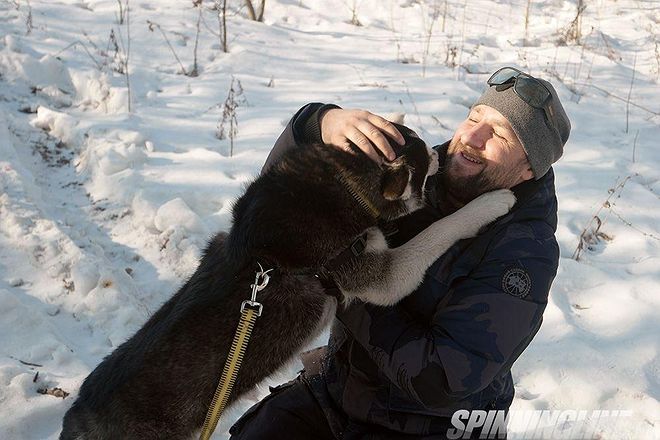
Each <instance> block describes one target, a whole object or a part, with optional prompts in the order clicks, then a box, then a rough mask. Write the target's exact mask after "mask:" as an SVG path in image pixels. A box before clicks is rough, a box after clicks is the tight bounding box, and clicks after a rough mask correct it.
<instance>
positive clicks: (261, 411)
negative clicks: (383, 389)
mask: <svg viewBox="0 0 660 440" xmlns="http://www.w3.org/2000/svg"><path fill="white" fill-rule="evenodd" d="M310 380H311V381H312V382H310V383H314V382H313V380H314V379H309V378H304V379H303V377H302V376H298V378H296V379H294V380H292V381H291V382H287V383H285V384H282V385H279V386H277V387H274V388H272V387H271V393H270V394H269V395H268V396H266V397H264V398H263V399H262V400H261V401H260V402H258V403H257V404H255V405H254V406H252V407H251V408H250V409H248V410H247V411H246V412H245V414H243V416H241V418H239V419H238V420H237V421H236V423H235V424H234V426H232V427H231V429H230V430H229V433H230V434H231V437H230V440H282V439H286V440H443V439H446V436H445V435H425V436H419V435H406V434H401V433H397V432H393V431H390V430H387V429H384V428H383V427H379V426H374V425H370V426H365V425H364V424H360V423H353V422H351V421H350V420H346V418H345V416H344V415H342V414H337V412H336V409H334V410H332V411H330V412H329V413H327V412H324V410H323V408H322V407H321V405H320V404H319V401H318V399H317V398H316V396H314V394H313V393H312V391H311V390H310V384H308V383H306V381H310ZM330 414H332V415H330ZM329 417H330V418H331V419H332V420H331V421H330V422H329ZM331 425H332V426H333V428H334V429H332V428H331ZM449 427H450V425H449V420H447V428H449ZM479 435H480V432H479V431H475V432H473V433H472V435H470V436H469V438H470V439H478V438H479ZM498 438H500V437H498Z"/></svg>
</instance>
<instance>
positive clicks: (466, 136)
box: [461, 122, 491, 150]
mask: <svg viewBox="0 0 660 440" xmlns="http://www.w3.org/2000/svg"><path fill="white" fill-rule="evenodd" d="M490 132H491V130H490V127H488V124H485V123H483V122H478V123H477V124H475V125H473V126H472V127H470V128H468V129H467V130H465V132H463V134H462V135H461V142H462V143H463V145H467V146H470V147H472V148H474V149H478V150H483V149H484V148H485V147H486V141H487V140H488V137H489V136H490Z"/></svg>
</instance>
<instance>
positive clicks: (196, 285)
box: [60, 126, 515, 440]
mask: <svg viewBox="0 0 660 440" xmlns="http://www.w3.org/2000/svg"><path fill="white" fill-rule="evenodd" d="M399 130H400V131H402V133H403V134H404V137H405V138H406V145H404V146H403V147H401V148H399V150H398V151H397V152H398V158H397V159H396V160H394V161H393V162H391V163H385V164H383V165H379V164H376V163H375V162H373V161H372V160H371V159H369V158H368V157H367V156H366V155H364V154H350V153H347V152H345V151H341V150H339V149H337V148H334V147H331V146H326V145H316V144H313V145H304V146H299V147H295V148H293V149H291V150H289V151H287V152H286V153H284V154H283V156H282V157H281V158H280V159H279V161H278V162H277V163H275V164H274V165H273V166H271V167H270V168H269V169H268V170H266V171H265V172H264V173H263V174H261V175H260V176H259V177H258V178H257V179H256V180H254V181H253V182H252V183H251V184H250V185H249V186H248V188H247V189H246V191H245V193H244V194H243V196H241V197H240V198H239V199H238V200H237V202H236V203H235V205H234V207H233V212H232V215H233V225H232V227H231V230H230V231H229V234H225V233H220V234H218V235H217V236H216V237H214V238H213V239H212V241H211V242H210V243H209V245H208V246H207V248H206V250H205V251H204V254H203V257H202V259H201V262H200V264H199V267H198V268H197V270H196V271H195V273H194V274H193V275H192V276H191V277H190V279H189V280H188V281H187V282H186V283H185V284H184V285H183V287H181V288H180V289H179V291H178V292H177V293H176V294H175V295H174V296H173V297H172V298H170V299H169V300H168V301H167V302H166V303H165V304H164V305H163V306H162V307H161V308H160V309H159V310H158V311H157V312H156V313H155V314H154V315H153V316H152V317H151V318H150V319H149V320H148V321H147V323H146V324H145V325H144V326H143V327H142V328H141V329H140V330H138V332H137V333H136V334H135V335H134V336H132V337H131V338H130V339H129V340H128V341H126V342H125V343H123V344H122V345H120V346H119V347H118V348H117V349H116V350H115V351H114V352H112V353H111V354H110V355H109V356H107V357H106V358H105V359H104V360H103V361H102V362H101V363H100V364H99V365H98V366H97V367H96V369H95V370H94V371H93V372H92V373H91V374H90V375H89V376H88V377H87V378H86V379H85V381H84V382H83V384H82V386H81V388H80V392H79V395H78V398H77V400H76V401H75V402H74V404H73V406H72V407H71V409H70V410H69V411H68V412H67V414H66V415H65V417H64V422H63V430H62V433H61V436H60V439H140V440H144V439H157V438H158V439H162V438H167V439H181V438H190V437H192V436H193V435H195V434H198V433H199V430H200V429H201V427H202V424H203V422H204V417H205V414H206V412H207V410H208V408H209V405H210V403H211V398H212V396H213V393H214V391H215V388H216V385H217V383H218V380H219V378H220V373H221V372H222V368H223V365H224V363H225V359H226V358H227V355H228V351H229V348H230V345H231V341H232V338H233V335H234V332H235V330H236V326H237V324H238V322H239V318H240V308H241V303H242V302H243V301H244V300H246V299H249V298H250V285H251V283H252V282H253V280H254V277H255V271H256V270H258V264H261V265H263V267H264V268H265V269H271V268H272V269H274V270H273V271H272V272H270V273H269V275H270V282H269V284H268V285H267V287H266V288H265V289H264V290H263V291H261V292H259V294H258V298H257V301H259V302H260V303H262V304H263V314H262V316H261V317H260V318H259V319H258V320H257V322H256V324H255V327H254V330H253V332H252V338H251V339H250V344H249V346H248V348H247V352H246V354H245V357H244V358H243V365H242V368H241V370H240V373H239V375H238V379H237V381H236V383H235V385H234V389H233V391H232V395H231V397H230V400H229V402H228V403H229V404H231V403H232V402H234V401H235V400H236V399H237V398H239V397H240V396H241V395H243V394H245V393H246V392H248V391H250V390H251V389H252V388H253V387H254V386H255V385H256V384H258V383H259V382H261V381H262V380H263V379H264V378H266V377H267V376H269V375H271V374H273V373H274V372H275V371H276V370H278V369H279V368H281V367H282V366H283V365H284V364H285V363H286V362H288V361H289V360H290V359H291V358H292V357H293V356H295V355H296V354H298V352H299V351H300V350H301V349H302V347H303V345H304V344H305V343H306V342H307V341H309V340H310V339H311V338H313V337H315V336H316V335H317V334H318V332H319V331H321V330H322V328H323V321H324V320H327V318H328V317H331V316H332V315H333V314H334V308H335V307H336V306H337V301H336V299H335V297H333V296H330V295H327V294H326V291H325V290H324V288H323V287H322V285H321V283H320V281H319V276H320V277H321V278H323V277H329V278H330V279H333V280H334V282H336V283H337V285H338V286H339V288H340V289H341V292H342V293H343V295H344V297H345V298H346V299H347V300H358V299H359V300H362V301H367V302H371V303H374V304H379V305H391V304H395V303H396V302H397V301H399V300H400V299H402V298H403V297H405V296H406V295H408V294H409V293H411V292H412V291H414V290H415V288H416V287H417V286H418V285H419V284H420V283H421V282H422V279H423V276H424V273H425V272H426V270H427V269H428V267H429V266H430V265H431V264H432V263H433V261H435V260H436V259H437V258H439V257H440V255H442V254H443V253H444V252H445V251H446V250H447V249H448V248H449V247H450V246H451V245H452V244H454V243H455V242H456V241H458V240H460V239H463V238H468V237H472V236H475V235H476V234H477V233H478V232H479V230H480V229H481V228H482V227H484V226H486V225H487V224H488V223H490V222H492V221H494V220H495V219H496V218H498V217H500V216H502V215H504V214H506V213H507V212H508V211H509V210H510V208H511V207H512V206H513V204H514V202H515V198H514V196H513V194H512V193H511V192H510V191H508V190H500V191H494V192H491V193H487V194H484V195H482V196H481V197H479V198H477V199H475V200H474V201H472V202H471V203H469V204H468V205H466V206H465V207H464V208H462V209H460V210H458V211H457V212H456V213H454V214H452V215H450V216H447V217H445V218H443V219H441V220H439V221H437V222H435V223H433V224H431V226H429V227H428V228H426V229H425V230H424V231H422V232H421V233H420V234H418V235H417V236H415V237H414V238H413V239H412V240H410V241H408V242H407V243H405V244H404V245H402V246H399V247H397V248H392V249H390V248H388V245H387V242H386V240H385V237H384V235H383V233H382V232H381V230H380V229H379V228H378V226H377V225H378V222H379V221H388V220H393V219H395V218H398V217H401V216H403V215H406V214H408V213H410V212H412V211H414V210H417V209H419V208H421V207H422V206H423V203H424V199H423V198H424V187H425V184H426V180H427V177H428V176H431V175H433V174H435V173H436V172H437V171H438V159H437V153H436V152H435V151H434V150H432V149H430V148H428V147H427V146H426V144H425V143H424V142H423V141H422V140H421V139H419V138H418V137H416V136H414V135H413V134H412V133H413V132H412V131H411V130H409V129H406V128H405V127H402V126H399ZM365 232H366V243H365V248H364V252H363V253H362V254H360V255H359V256H357V257H354V258H353V259H352V260H349V261H348V262H346V263H345V264H341V265H339V266H338V267H335V268H334V269H329V267H333V265H332V264H331V262H332V261H333V260H335V257H336V256H337V255H340V254H341V255H343V254H345V252H344V251H345V249H347V248H348V247H349V246H350V245H351V243H354V241H355V240H356V237H360V236H364V234H365ZM335 261H336V260H335Z"/></svg>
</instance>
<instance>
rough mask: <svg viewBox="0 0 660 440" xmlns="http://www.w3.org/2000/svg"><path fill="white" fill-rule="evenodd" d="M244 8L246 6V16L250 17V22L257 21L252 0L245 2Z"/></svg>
mask: <svg viewBox="0 0 660 440" xmlns="http://www.w3.org/2000/svg"><path fill="white" fill-rule="evenodd" d="M245 6H247V9H248V15H249V16H250V20H255V21H256V20H257V13H256V12H254V6H253V5H252V0H245Z"/></svg>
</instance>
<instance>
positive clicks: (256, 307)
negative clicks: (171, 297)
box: [199, 263, 273, 440]
mask: <svg viewBox="0 0 660 440" xmlns="http://www.w3.org/2000/svg"><path fill="white" fill-rule="evenodd" d="M257 264H259V263H257ZM271 270H273V269H268V270H266V271H264V268H263V267H261V264H259V271H258V272H257V273H256V276H255V278H254V284H252V285H251V286H250V287H252V297H251V299H249V300H245V301H243V303H241V319H240V321H239V322H238V327H237V328H236V333H235V334H234V340H233V341H232V343H231V348H230V349H229V354H228V355H227V360H226V361H225V366H224V368H223V370H222V376H221V377H220V382H218V386H217V388H216V389H215V393H214V394H213V399H212V400H211V405H210V406H209V410H208V411H207V413H206V417H205V419H204V425H203V426H202V432H201V434H200V435H199V438H200V440H208V439H209V438H210V437H211V434H213V431H215V428H216V426H217V425H218V420H219V419H220V415H221V414H222V412H223V411H224V410H225V407H226V406H227V401H228V400H229V396H230V394H231V390H232V388H233V387H234V384H235V383H236V377H237V376H238V370H239V369H240V368H241V362H243V356H244V355H245V350H246V349H247V344H248V342H249V341H250V335H251V334H252V329H253V328H254V323H255V322H256V321H257V318H258V317H259V316H261V312H262V311H263V305H262V304H261V303H259V302H257V292H259V291H261V290H263V289H264V288H265V287H266V286H267V285H268V281H269V280H270V277H269V276H268V272H270V271H271Z"/></svg>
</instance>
